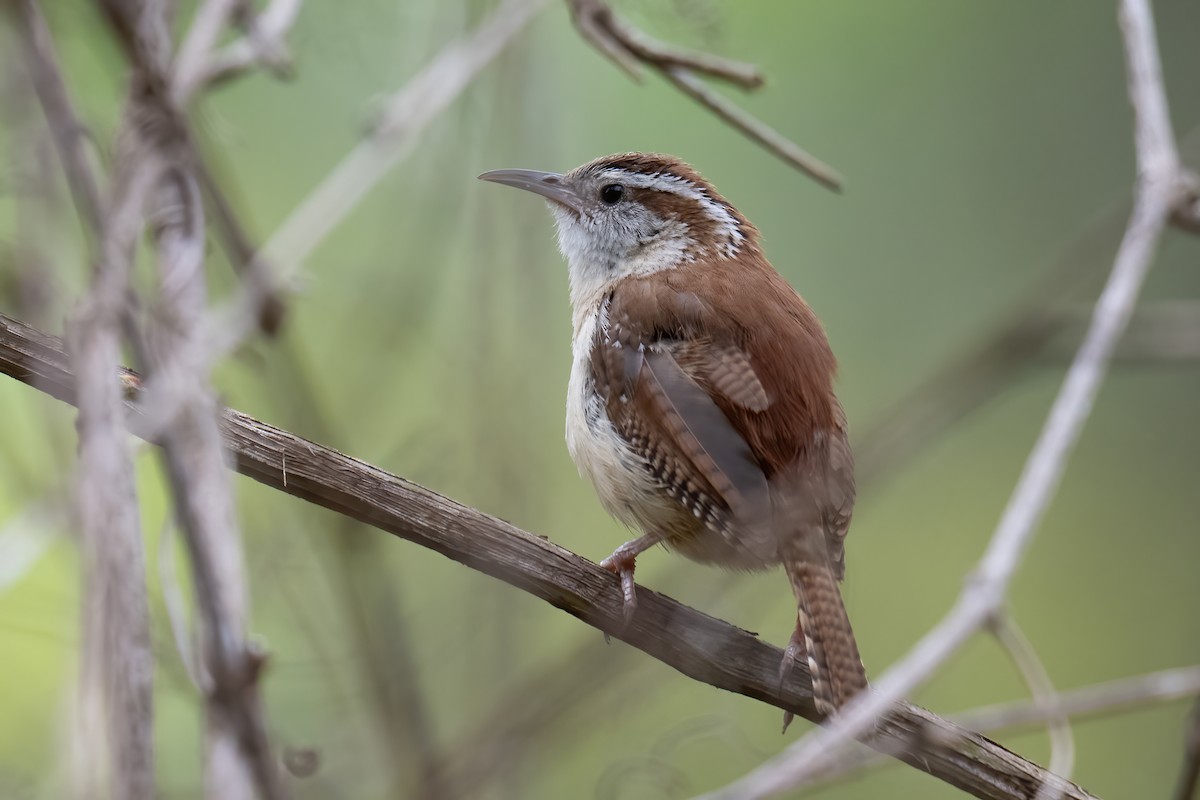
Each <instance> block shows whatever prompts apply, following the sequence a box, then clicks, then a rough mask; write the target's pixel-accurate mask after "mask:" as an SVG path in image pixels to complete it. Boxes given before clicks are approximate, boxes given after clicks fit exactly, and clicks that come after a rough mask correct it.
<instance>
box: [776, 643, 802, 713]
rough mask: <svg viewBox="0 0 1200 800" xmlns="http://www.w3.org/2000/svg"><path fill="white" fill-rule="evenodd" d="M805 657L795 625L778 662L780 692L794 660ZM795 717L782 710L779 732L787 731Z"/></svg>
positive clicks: (790, 672)
mask: <svg viewBox="0 0 1200 800" xmlns="http://www.w3.org/2000/svg"><path fill="white" fill-rule="evenodd" d="M805 657H806V655H805V651H804V634H803V633H801V631H800V627H799V626H796V630H794V631H792V638H791V639H789V640H788V644H787V647H785V648H784V649H783V660H782V661H781V662H779V692H780V694H782V693H783V682H784V681H786V680H787V677H788V675H790V674H792V667H794V666H795V665H796V660H797V659H800V658H805ZM795 718H796V715H795V714H793V713H792V712H791V711H785V712H783V730H781V731H780V733H787V729H788V726H789V725H791V724H792V720H794V719H795Z"/></svg>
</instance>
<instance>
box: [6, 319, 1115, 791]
mask: <svg viewBox="0 0 1200 800" xmlns="http://www.w3.org/2000/svg"><path fill="white" fill-rule="evenodd" d="M0 372H5V373H7V374H9V375H11V376H13V377H15V378H17V379H18V380H21V381H24V382H25V383H29V384H31V385H33V386H35V387H36V388H38V389H41V390H42V391H44V392H46V393H48V394H51V395H53V396H55V397H58V398H59V399H62V400H65V401H67V402H70V401H72V399H73V397H74V386H73V383H74V379H73V376H72V374H71V372H70V370H69V368H68V366H67V363H66V361H65V358H64V356H63V353H62V349H61V343H60V342H59V341H58V340H57V339H56V338H54V337H52V336H47V335H45V334H42V333H39V332H38V331H35V330H33V329H32V328H29V327H27V326H25V325H23V324H21V323H20V322H17V321H16V320H12V319H10V318H8V317H5V316H3V315H0ZM124 375H125V380H126V384H127V385H128V386H129V387H130V397H131V398H132V399H133V400H135V401H136V399H137V395H138V392H137V388H136V387H137V385H138V383H137V380H136V377H135V376H133V374H132V373H129V372H125V373H124ZM128 423H129V425H130V426H131V428H132V429H133V431H134V432H135V433H136V432H138V429H139V426H140V424H141V417H140V415H139V414H138V413H137V405H136V403H134V404H132V405H131V412H130V414H129V416H128ZM222 427H223V433H224V437H225V444H226V447H227V448H228V450H229V451H230V452H231V453H232V454H233V455H234V456H235V459H236V460H235V464H234V466H235V468H236V469H237V470H238V471H239V472H241V473H242V474H244V475H247V476H249V477H251V478H254V479H255V480H257V481H259V482H260V483H263V484H265V485H267V486H271V487H273V488H276V489H279V490H281V491H284V492H286V493H288V494H291V495H294V496H296V497H300V498H302V499H305V500H308V501H310V502H312V503H316V504H318V505H321V506H323V507H325V508H329V509H332V510H334V511H336V512H338V513H341V514H345V515H346V516H349V517H353V518H354V519H357V520H359V521H362V522H366V523H368V524H370V525H373V526H375V527H377V528H381V529H383V530H386V531H388V532H390V533H393V534H395V535H396V536H399V537H401V538H403V539H407V540H409V541H412V542H415V543H417V544H419V545H421V546H423V547H426V548H429V549H432V550H435V551H436V552H438V553H441V554H442V555H445V556H446V557H448V558H451V559H453V560H454V561H457V562H459V563H461V564H464V565H466V566H468V567H471V568H472V569H475V570H477V571H479V572H483V573H485V574H487V575H491V576H492V577H494V578H498V579H499V580H502V581H504V582H505V583H508V584H510V585H512V586H515V587H516V588H518V589H521V590H523V591H525V592H528V593H529V594H531V595H533V596H535V597H538V598H540V599H542V600H545V601H546V602H548V603H550V604H551V605H553V606H555V607H556V608H560V609H562V610H563V611H566V612H567V613H569V614H571V615H572V616H575V617H577V618H578V619H580V620H582V621H583V622H585V623H587V624H588V625H591V626H592V627H594V628H597V629H599V630H601V631H604V632H605V633H608V634H609V635H611V636H612V637H614V638H617V639H621V640H622V641H624V642H626V643H628V644H630V645H633V646H634V647H636V648H638V649H639V650H642V651H643V652H645V653H647V654H648V655H650V656H652V657H654V658H656V659H658V660H659V661H661V662H663V663H664V664H667V665H669V666H671V667H673V668H674V669H676V670H678V671H679V672H681V673H683V674H684V675H687V676H688V677H691V678H693V679H695V680H697V681H701V682H703V683H707V684H709V685H711V686H714V687H716V688H719V689H724V690H726V691H730V692H735V693H737V694H742V695H745V696H747V697H750V698H753V699H756V700H760V701H763V702H766V703H769V704H771V705H773V706H776V707H778V708H781V709H784V710H789V711H792V712H794V713H796V714H799V715H800V716H803V717H805V718H807V719H810V720H814V721H816V720H818V719H820V718H819V717H818V715H817V713H816V709H815V707H814V706H813V702H812V691H811V686H810V684H809V680H808V675H807V673H806V672H805V670H804V669H803V668H802V667H797V668H796V669H795V670H793V671H792V673H791V674H790V675H789V676H788V677H787V679H786V680H785V681H784V682H783V683H782V685H781V684H780V681H779V662H780V659H781V658H782V657H783V654H782V651H781V650H780V649H779V648H777V647H774V646H772V645H769V644H767V643H765V642H762V641H760V640H759V639H758V638H757V637H756V636H754V634H751V633H749V632H747V631H744V630H742V629H740V628H737V627H735V626H733V625H731V624H729V623H727V622H724V621H722V620H718V619H714V618H713V617H710V616H708V615H706V614H702V613H701V612H699V611H696V610H694V609H691V608H688V607H686V606H684V605H681V604H680V603H678V602H676V601H674V600H672V599H670V598H668V597H665V596H663V595H660V594H658V593H657V592H653V591H651V590H649V589H645V588H642V587H639V590H638V598H639V601H638V609H637V613H636V614H635V616H634V617H633V619H632V620H631V621H630V622H629V623H628V624H626V623H625V617H624V603H623V601H622V596H621V591H620V586H619V582H618V580H617V578H616V577H615V576H614V575H613V574H612V573H610V572H608V571H607V570H604V569H602V568H600V567H599V566H598V565H596V564H594V563H592V562H591V561H588V560H587V559H584V558H582V557H580V556H578V555H575V554H574V553H571V552H570V551H568V550H565V549H563V548H561V547H559V546H557V545H554V544H552V543H551V542H549V541H547V540H545V539H543V538H541V537H538V536H535V535H533V534H530V533H526V532H525V531H522V530H520V529H518V528H516V527H514V526H512V525H510V524H508V523H506V522H504V521H503V520H500V519H496V518H495V517H491V516H488V515H487V514H484V513H482V512H479V511H476V510H475V509H472V508H468V507H466V506H463V505H460V504H458V503H455V502H454V501H452V500H449V499H447V498H445V497H442V496H441V495H438V494H436V493H435V492H431V491H430V490H428V489H425V488H423V487H421V486H418V485H416V484H414V483H411V482H409V481H406V480H404V479H403V478H399V477H397V476H395V475H391V474H389V473H387V472H384V471H383V470H380V469H378V468H376V467H372V466H370V465H369V464H365V463H363V462H362V461H359V460H357V459H354V458H351V457H349V456H346V455H343V454H341V453H338V452H337V451H335V450H331V449H329V448H326V447H322V446H320V445H317V444H314V443H312V442H309V441H307V440H305V439H302V438H300V437H298V436H295V435H293V434H291V433H288V432H287V431H283V430H280V429H279V428H275V427H272V426H271V425H268V424H266V423H264V422H260V421H258V420H256V419H254V418H252V417H249V416H246V415H245V414H241V413H239V412H237V411H233V410H226V411H225V412H224V415H223V421H222ZM872 745H873V746H875V747H878V748H879V749H880V750H881V751H884V752H890V753H892V754H894V755H895V756H896V757H897V758H900V759H901V760H903V761H904V762H905V763H908V764H910V765H912V766H914V767H916V768H917V769H920V770H922V771H924V772H927V773H929V774H931V775H934V776H935V777H938V778H940V779H941V780H944V781H946V782H947V783H949V784H951V785H952V786H955V787H958V788H960V789H963V790H964V791H967V792H970V793H971V794H973V795H975V796H976V797H980V798H987V799H988V800H1027V798H1028V797H1030V796H1032V795H1033V794H1034V793H1035V792H1036V790H1037V787H1038V786H1041V785H1042V784H1043V783H1044V782H1045V781H1046V779H1047V775H1048V773H1047V772H1046V771H1045V770H1044V769H1042V768H1041V767H1039V766H1038V765H1036V764H1034V763H1032V762H1030V761H1027V760H1026V759H1023V758H1021V757H1020V756H1018V755H1016V754H1015V753H1012V752H1010V751H1008V750H1006V749H1005V748H1003V747H1001V746H1000V745H998V744H996V743H995V742H993V741H991V740H990V739H988V738H986V737H984V736H982V735H980V734H978V733H974V732H972V731H968V730H966V729H964V728H961V727H959V726H957V725H955V724H953V723H951V722H949V721H947V720H945V719H942V718H941V717H938V716H937V715H935V714H932V713H930V712H928V711H925V710H924V709H921V708H918V707H916V706H912V705H908V704H903V703H901V704H898V705H897V706H896V707H895V708H894V709H893V710H892V712H891V713H889V714H888V715H887V716H885V717H884V718H883V719H881V720H880V721H879V725H878V735H877V736H876V737H875V738H874V739H873V740H872ZM1064 797H1065V798H1069V800H1086V799H1087V798H1091V797H1092V795H1090V794H1089V793H1087V792H1086V791H1084V790H1083V789H1080V788H1079V787H1077V786H1074V785H1073V784H1069V785H1067V787H1066V791H1065V794H1064Z"/></svg>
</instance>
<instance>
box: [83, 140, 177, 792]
mask: <svg viewBox="0 0 1200 800" xmlns="http://www.w3.org/2000/svg"><path fill="white" fill-rule="evenodd" d="M150 178H151V172H150V170H148V169H147V165H144V164H142V163H134V161H132V160H131V158H130V155H129V153H127V152H126V153H124V154H123V157H122V158H120V159H119V160H118V164H117V169H116V174H115V178H114V193H113V198H112V203H111V205H110V207H109V211H108V212H107V213H106V214H105V216H104V221H103V223H102V227H101V231H100V237H99V238H100V245H99V258H98V261H97V264H96V268H95V277H94V280H93V282H92V287H91V289H90V290H89V291H88V293H87V296H86V297H85V298H84V300H83V302H82V304H81V305H80V307H79V310H78V311H77V312H76V313H75V314H74V315H73V317H72V320H71V322H70V324H69V325H68V339H69V341H70V343H71V344H70V351H71V361H72V365H73V367H74V369H75V371H76V373H77V374H78V375H79V418H78V422H77V428H78V431H79V468H78V478H77V488H76V492H75V511H76V515H77V520H78V525H79V527H80V530H81V533H82V546H83V554H84V592H83V608H82V615H83V631H84V634H83V638H84V646H83V660H84V663H83V667H82V670H81V673H82V674H81V679H82V684H83V686H84V687H85V691H86V689H87V687H98V688H100V689H101V690H102V692H103V694H104V696H105V700H104V701H102V703H101V704H100V707H101V708H103V709H104V711H103V712H102V713H103V716H104V718H105V719H106V721H107V735H105V734H104V732H103V731H97V730H85V731H83V732H82V735H83V736H84V737H85V739H84V740H85V741H86V742H87V745H88V746H89V747H91V748H102V747H103V743H104V742H108V745H109V748H110V751H111V761H112V765H113V766H112V769H111V770H109V779H110V781H111V786H112V796H114V797H123V798H125V797H127V798H131V800H151V798H153V797H154V796H155V789H154V728H153V724H154V722H153V720H154V710H153V702H154V700H153V697H154V656H153V653H152V652H151V650H150V625H149V612H148V609H147V603H146V584H145V554H144V552H143V545H142V532H141V521H140V517H139V511H138V502H137V491H136V487H135V484H134V475H133V460H132V456H131V453H130V452H129V446H128V439H127V435H126V432H125V425H124V413H123V410H122V396H121V384H120V383H119V382H118V381H117V380H114V375H113V367H114V366H115V365H117V364H119V363H120V352H121V351H120V325H121V319H122V316H123V315H124V313H125V292H126V289H127V287H128V282H129V270H130V267H131V263H132V258H133V250H134V246H135V242H136V238H137V236H138V233H139V232H140V230H141V207H142V203H143V201H144V198H145V196H146V193H147V191H148V190H149V184H150ZM83 705H84V708H88V707H89V706H90V705H91V701H89V699H88V698H87V697H84V698H83ZM97 789H98V787H95V786H93V787H91V789H90V793H91V794H96V793H97ZM101 793H102V792H101Z"/></svg>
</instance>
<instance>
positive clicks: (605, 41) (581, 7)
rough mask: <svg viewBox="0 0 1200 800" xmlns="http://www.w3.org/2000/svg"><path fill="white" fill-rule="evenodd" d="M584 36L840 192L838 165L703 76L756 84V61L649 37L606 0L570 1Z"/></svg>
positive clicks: (637, 74)
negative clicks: (658, 75) (659, 77)
mask: <svg viewBox="0 0 1200 800" xmlns="http://www.w3.org/2000/svg"><path fill="white" fill-rule="evenodd" d="M567 2H568V5H569V6H570V9H571V18H572V19H573V20H574V22H575V27H576V28H577V29H578V30H579V34H580V36H582V37H583V39H584V40H585V41H587V42H588V43H589V44H591V45H592V46H593V47H595V48H596V49H597V50H599V51H600V52H601V53H602V54H603V55H605V56H606V57H608V58H609V59H610V60H611V61H612V62H613V63H615V64H616V65H617V66H619V67H620V68H621V69H623V70H624V71H625V72H626V73H628V74H629V75H630V76H631V77H632V78H634V79H635V80H640V78H641V67H642V66H646V67H650V68H651V69H653V70H655V71H657V72H659V73H661V74H662V75H663V77H665V78H666V79H667V80H668V81H670V83H671V84H673V85H674V86H675V88H677V89H679V91H681V92H683V93H684V94H686V95H687V96H688V97H690V98H692V99H693V100H695V101H696V102H698V103H700V104H701V105H703V106H704V107H706V108H707V109H708V110H710V111H712V112H713V113H714V114H716V115H717V116H718V117H719V118H720V119H722V120H724V121H725V122H727V123H729V124H730V125H732V126H733V127H734V128H736V129H737V130H739V131H741V132H742V133H743V134H744V135H746V136H747V137H749V138H750V139H752V140H753V141H755V142H757V143H758V144H760V145H762V146H763V147H764V148H766V150H767V151H769V152H771V153H773V154H775V155H776V156H778V157H779V158H780V159H782V160H783V161H785V162H787V163H788V164H790V165H792V166H793V167H795V168H796V169H798V170H800V171H801V172H803V173H805V174H806V175H808V176H809V177H811V178H813V179H814V180H815V181H817V182H818V183H820V184H821V185H822V186H825V187H826V188H828V189H833V190H834V191H839V190H840V189H841V186H842V177H841V175H839V174H838V173H837V171H836V170H835V169H833V168H832V167H830V166H829V165H828V164H825V163H824V162H822V161H821V160H820V159H818V158H816V157H815V156H813V155H811V154H810V153H808V152H806V151H805V150H804V149H802V148H801V147H800V146H799V145H797V144H796V143H795V142H793V141H791V140H790V139H788V138H787V137H786V136H784V135H783V134H781V133H779V132H778V131H776V130H775V129H774V128H772V127H771V126H769V125H767V124H766V123H764V122H763V121H762V120H760V119H758V118H757V117H754V116H753V115H752V114H750V113H749V112H747V111H745V110H744V109H742V108H740V107H738V106H737V105H735V104H734V103H731V102H730V101H729V100H727V99H726V98H725V97H724V96H723V95H721V94H719V93H718V92H716V91H714V90H713V89H711V88H710V87H708V86H707V85H706V84H705V83H704V81H702V80H701V79H700V76H705V77H709V78H715V79H717V80H722V81H725V82H727V83H731V84H733V85H734V86H737V87H739V88H742V89H756V88H758V87H759V86H761V85H762V83H763V78H762V74H761V73H760V72H759V71H758V68H757V67H755V66H754V65H752V64H745V63H742V62H740V61H731V60H729V59H725V58H721V57H719V56H714V55H709V54H707V53H697V52H692V51H687V50H680V49H678V48H675V47H672V46H670V45H667V44H664V43H662V42H660V41H658V40H656V39H653V38H651V37H650V36H647V35H646V34H645V33H643V32H641V31H639V30H638V29H637V28H635V27H634V26H632V25H630V24H629V23H628V22H626V21H625V20H623V19H622V18H621V17H620V16H618V15H617V14H616V12H614V11H613V10H612V8H610V7H609V5H608V3H606V2H605V0H567Z"/></svg>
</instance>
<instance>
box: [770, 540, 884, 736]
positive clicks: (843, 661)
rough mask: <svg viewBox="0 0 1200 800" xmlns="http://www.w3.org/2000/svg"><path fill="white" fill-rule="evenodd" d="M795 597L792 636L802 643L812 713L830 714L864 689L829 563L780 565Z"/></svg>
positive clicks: (860, 665)
mask: <svg viewBox="0 0 1200 800" xmlns="http://www.w3.org/2000/svg"><path fill="white" fill-rule="evenodd" d="M784 569H785V570H786V571H787V575H788V579H789V580H790V581H791V583H792V591H793V592H794V593H795V595H796V633H797V634H798V637H800V638H801V639H802V641H803V642H804V651H805V655H806V656H807V659H808V669H809V672H810V673H811V674H812V685H813V701H814V703H815V704H816V707H817V711H819V712H820V713H822V714H826V715H828V714H832V713H834V712H835V711H837V710H838V709H839V708H841V707H842V706H843V705H845V704H846V703H847V702H848V701H849V700H850V698H852V697H853V696H854V695H855V694H857V693H858V692H860V691H862V690H863V689H865V688H867V672H866V670H865V669H864V668H863V663H862V659H861V658H860V657H859V655H858V642H856V641H855V639H854V630H853V629H852V628H851V627H850V617H849V615H847V614H846V606H845V605H844V604H843V603H842V595H841V592H839V591H838V585H837V580H836V579H835V578H834V576H833V570H832V569H831V568H830V566H829V565H828V564H822V563H813V562H811V561H796V562H792V563H785V564H784Z"/></svg>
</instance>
